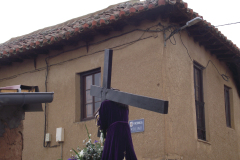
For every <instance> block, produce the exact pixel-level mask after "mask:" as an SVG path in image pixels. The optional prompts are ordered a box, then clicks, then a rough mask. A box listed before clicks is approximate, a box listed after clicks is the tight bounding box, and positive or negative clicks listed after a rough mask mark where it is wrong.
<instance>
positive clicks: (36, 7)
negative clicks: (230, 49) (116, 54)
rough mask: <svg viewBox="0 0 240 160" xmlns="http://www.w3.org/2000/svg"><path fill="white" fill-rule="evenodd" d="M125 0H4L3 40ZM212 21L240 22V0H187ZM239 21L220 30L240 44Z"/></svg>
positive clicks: (0, 16)
mask: <svg viewBox="0 0 240 160" xmlns="http://www.w3.org/2000/svg"><path fill="white" fill-rule="evenodd" d="M120 2H125V0H66V1H64V0H41V1H34V0H1V1H0V6H1V9H0V20H1V23H0V24H1V25H0V43H4V42H5V41H7V40H9V39H10V38H12V37H17V36H21V35H24V34H28V33H30V32H33V31H35V30H38V29H41V28H45V27H48V26H52V25H55V24H58V23H62V22H64V21H67V20H70V19H72V18H76V17H79V16H82V15H86V14H88V13H92V12H95V11H98V10H100V9H104V8H106V7H108V6H109V5H112V4H116V3H120ZM184 2H187V3H188V7H189V8H192V9H193V10H194V11H195V12H198V13H199V14H200V15H201V16H203V18H204V19H205V20H206V21H208V22H210V23H211V24H212V25H215V26H216V25H222V24H227V23H234V22H240V9H239V6H240V0H229V1H226V0H184ZM238 28H240V24H235V25H229V26H223V27H219V30H220V31H221V32H222V33H223V34H224V35H225V36H227V38H228V39H230V40H232V41H233V43H235V44H237V46H238V47H240V32H239V30H238Z"/></svg>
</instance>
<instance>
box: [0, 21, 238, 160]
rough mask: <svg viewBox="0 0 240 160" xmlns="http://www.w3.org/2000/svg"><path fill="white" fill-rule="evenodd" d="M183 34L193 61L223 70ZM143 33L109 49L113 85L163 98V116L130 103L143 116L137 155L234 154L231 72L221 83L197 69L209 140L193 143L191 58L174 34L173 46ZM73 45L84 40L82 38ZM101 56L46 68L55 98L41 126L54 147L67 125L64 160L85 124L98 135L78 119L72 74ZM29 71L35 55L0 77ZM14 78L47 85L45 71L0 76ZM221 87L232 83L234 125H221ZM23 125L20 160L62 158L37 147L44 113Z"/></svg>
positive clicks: (143, 158) (142, 158)
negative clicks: (166, 105)
mask: <svg viewBox="0 0 240 160" xmlns="http://www.w3.org/2000/svg"><path fill="white" fill-rule="evenodd" d="M159 21H160V20H158V21H155V22H150V21H145V22H142V24H141V26H139V27H138V28H141V29H146V28H148V27H150V26H153V25H156V24H158V23H159ZM165 25H167V24H165ZM160 28H161V27H160ZM132 29H135V27H134V26H129V27H126V28H125V29H124V30H123V31H121V32H120V31H119V32H111V34H110V35H108V36H99V37H95V40H94V41H95V42H97V41H99V40H103V39H106V38H108V37H110V36H114V35H119V34H121V33H123V32H127V31H130V30H132ZM152 29H154V28H152ZM142 34H143V33H142V32H139V31H136V32H132V33H130V34H127V35H124V36H121V37H118V38H115V39H112V40H110V41H106V42H104V43H101V44H100V45H94V46H90V47H89V50H88V53H87V49H86V48H80V49H76V50H74V51H70V52H67V53H64V54H61V55H60V56H57V57H55V58H53V59H50V60H49V64H55V63H58V62H62V61H65V60H68V59H71V58H75V57H78V56H83V55H86V54H89V53H94V52H96V51H98V50H103V49H105V48H112V47H114V46H117V45H121V44H123V43H128V42H131V41H134V40H137V39H139V38H140V37H141V35H142ZM167 35H169V32H168V33H167ZM181 35H182V40H183V42H184V44H185V45H186V47H187V48H188V51H189V54H190V55H191V57H192V59H194V60H196V61H197V62H198V63H200V64H201V65H203V66H206V64H207V62H208V60H210V59H211V60H212V61H213V63H214V64H215V65H216V67H217V68H218V70H219V72H220V73H225V72H226V70H227V67H226V66H225V64H224V63H222V62H220V61H218V60H217V59H216V57H215V56H211V54H210V53H209V52H208V51H206V50H205V49H204V48H203V47H202V46H201V47H200V46H199V45H198V44H197V43H194V41H193V39H192V38H190V37H188V36H187V34H186V32H181ZM148 36H152V37H150V38H148V39H145V40H142V41H137V42H135V43H133V44H131V45H129V46H127V47H125V48H122V49H119V50H116V49H115V50H114V55H113V68H112V87H113V88H118V89H120V90H121V91H124V92H129V93H133V94H139V95H143V96H149V97H153V98H158V99H163V100H168V101H169V114H167V115H162V114H158V113H154V112H151V111H146V110H142V109H137V108H134V107H130V115H129V119H130V120H134V119H141V118H144V119H145V131H144V132H142V133H134V134H132V138H133V143H134V148H135V151H136V154H137V157H138V159H139V160H150V159H151V160H153V159H154V160H160V159H161V160H162V159H164V158H165V159H167V158H168V159H191V160H192V159H198V160H202V159H239V153H240V152H239V151H240V150H239V147H238V145H239V142H240V141H239V139H238V137H239V133H240V130H239V129H240V128H239V125H238V123H239V121H240V119H239V117H240V116H239V115H240V110H239V107H238V105H239V97H238V94H237V91H236V88H235V85H234V83H233V78H232V75H231V73H230V71H229V70H227V74H228V75H230V81H229V82H225V81H224V80H223V79H222V78H221V76H220V75H219V74H218V73H217V71H216V69H215V68H214V67H213V66H212V65H211V64H209V66H208V67H207V68H206V69H205V70H204V71H203V72H204V73H203V74H204V80H203V83H204V101H205V108H206V126H207V142H202V141H199V140H198V139H197V128H196V112H195V99H194V86H193V62H192V61H191V60H190V58H189V56H188V54H187V52H186V49H185V48H184V46H183V45H182V44H181V40H180V37H179V34H176V35H175V38H176V45H172V44H171V43H170V41H167V46H166V47H164V41H163V33H162V32H160V33H145V34H144V35H143V37H148ZM79 45H83V43H82V42H80V43H79ZM73 47H76V46H67V47H65V48H64V50H67V49H71V48H73ZM57 53H59V51H53V52H51V53H50V55H55V54H57ZM46 56H49V55H39V56H38V58H37V68H41V67H45V61H44V59H45V58H46ZM103 60H104V52H99V53H96V54H93V55H88V56H83V57H81V58H78V59H75V60H72V61H70V62H66V63H61V64H58V65H54V66H52V67H51V68H50V70H49V76H48V91H51V92H54V100H53V102H52V103H51V104H48V107H47V122H48V123H47V132H48V133H51V134H52V143H51V145H56V144H57V143H56V141H55V138H56V137H55V135H56V128H58V127H63V128H65V141H64V143H63V159H67V158H68V157H69V156H70V154H69V150H70V149H71V148H76V147H77V146H79V147H82V140H83V139H86V138H87V134H86V130H85V124H86V125H87V126H88V129H89V132H90V133H91V134H92V136H93V138H92V139H93V140H95V139H98V138H97V137H96V134H97V127H96V126H95V121H94V120H89V121H80V92H79V88H80V78H79V75H78V73H81V72H84V71H88V70H91V69H95V68H98V67H101V69H103ZM31 70H34V62H33V60H24V62H23V63H15V64H14V65H12V66H9V67H2V68H1V70H0V75H1V78H4V77H10V76H13V75H16V74H19V73H23V72H26V71H31ZM3 75H4V76H3ZM15 84H24V85H29V86H35V85H37V86H39V89H40V91H45V86H44V85H45V70H42V71H38V72H32V73H26V74H24V75H20V76H17V77H16V78H13V79H9V80H5V81H1V82H0V86H8V85H15ZM224 85H227V86H229V87H231V88H232V91H233V107H234V128H227V127H226V122H225V108H224V97H223V96H224V94H223V93H224V92H223V89H224ZM23 125H24V130H23V135H24V150H23V160H27V159H36V160H42V159H59V158H60V156H61V149H60V147H56V148H44V147H43V136H44V135H43V132H44V130H43V129H44V113H43V112H38V113H35V112H33V113H26V114H25V120H24V124H23Z"/></svg>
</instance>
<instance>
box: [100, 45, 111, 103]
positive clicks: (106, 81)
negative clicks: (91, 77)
mask: <svg viewBox="0 0 240 160" xmlns="http://www.w3.org/2000/svg"><path fill="white" fill-rule="evenodd" d="M112 56H113V50H112V49H105V55H104V70H103V85H102V88H103V90H104V92H102V98H101V100H102V101H104V100H105V99H106V90H107V89H110V88H111V75H112Z"/></svg>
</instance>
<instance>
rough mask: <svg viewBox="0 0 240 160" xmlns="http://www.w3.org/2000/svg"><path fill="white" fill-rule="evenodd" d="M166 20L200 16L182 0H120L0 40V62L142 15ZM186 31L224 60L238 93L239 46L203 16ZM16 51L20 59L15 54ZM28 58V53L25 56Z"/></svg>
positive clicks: (115, 26)
mask: <svg viewBox="0 0 240 160" xmlns="http://www.w3.org/2000/svg"><path fill="white" fill-rule="evenodd" d="M159 16H160V17H161V19H162V20H169V22H170V23H175V24H179V26H183V25H185V24H186V22H187V21H189V20H191V19H193V18H195V17H201V16H200V15H199V14H198V13H196V12H194V11H193V10H192V9H190V8H188V4H187V3H185V2H183V1H182V0H147V1H141V2H124V3H120V4H117V5H112V6H110V7H108V8H106V9H104V10H101V11H98V12H95V13H92V14H89V15H86V16H82V17H78V18H75V19H72V20H69V21H67V22H64V23H62V24H58V25H55V26H51V27H47V28H44V29H41V30H38V31H35V32H32V33H30V34H27V35H24V36H21V37H16V38H12V39H10V40H9V41H7V42H5V43H3V44H0V65H4V64H10V63H11V62H13V61H16V62H17V61H19V62H20V61H22V60H21V59H22V58H24V55H31V54H35V55H37V54H38V53H41V52H42V51H43V49H45V51H48V50H50V49H54V47H55V49H56V47H59V46H61V45H64V44H67V43H68V42H71V41H72V42H74V41H76V42H78V41H81V40H83V41H91V39H89V40H87V38H89V37H91V36H92V37H93V36H94V35H96V34H99V33H100V34H104V33H105V32H106V33H108V32H109V31H111V30H118V29H119V28H118V27H120V29H121V27H124V26H126V25H128V24H134V21H136V23H135V24H138V23H139V22H140V21H141V20H143V19H152V20H154V18H155V19H157V18H156V17H159ZM186 30H187V31H188V33H189V35H190V36H192V37H193V38H194V40H195V41H196V42H198V43H199V44H200V45H203V46H204V47H205V48H206V49H207V50H209V51H210V52H211V53H212V54H214V55H216V56H217V58H218V59H219V60H223V61H224V62H226V63H227V65H228V66H229V68H230V69H231V70H232V72H233V74H234V79H235V82H236V84H237V87H238V90H239V93H240V82H239V80H240V67H239V66H240V50H239V48H238V47H237V46H236V45H235V44H233V43H232V41H231V40H228V39H227V37H226V36H224V35H223V34H222V33H221V32H220V31H218V29H217V28H215V27H214V26H212V25H211V23H209V22H207V21H206V20H203V21H202V22H199V23H197V24H196V25H193V26H191V27H188V28H186ZM19 55H20V60H19V57H18V56H19ZM27 58H29V57H27Z"/></svg>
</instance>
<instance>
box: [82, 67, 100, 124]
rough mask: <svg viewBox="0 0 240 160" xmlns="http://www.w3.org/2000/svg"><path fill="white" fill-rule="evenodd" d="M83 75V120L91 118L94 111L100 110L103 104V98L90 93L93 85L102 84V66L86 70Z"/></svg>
mask: <svg viewBox="0 0 240 160" xmlns="http://www.w3.org/2000/svg"><path fill="white" fill-rule="evenodd" d="M80 76H81V102H82V104H81V105H82V106H81V111H82V120H86V119H91V118H93V117H94V113H95V112H96V111H97V110H98V108H99V107H100V104H101V98H97V97H93V96H91V95H90V89H91V85H97V86H100V84H101V72H100V68H99V69H95V70H91V71H89V72H84V73H82V74H80Z"/></svg>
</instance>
